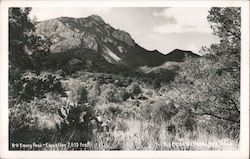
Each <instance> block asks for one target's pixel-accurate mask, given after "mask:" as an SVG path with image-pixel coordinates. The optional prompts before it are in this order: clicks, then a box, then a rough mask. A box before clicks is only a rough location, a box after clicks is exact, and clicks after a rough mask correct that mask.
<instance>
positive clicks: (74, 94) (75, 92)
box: [68, 83, 88, 106]
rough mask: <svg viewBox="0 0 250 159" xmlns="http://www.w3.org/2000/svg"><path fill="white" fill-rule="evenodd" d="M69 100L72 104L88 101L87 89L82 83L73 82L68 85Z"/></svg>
mask: <svg viewBox="0 0 250 159" xmlns="http://www.w3.org/2000/svg"><path fill="white" fill-rule="evenodd" d="M68 99H69V102H70V103H71V104H73V105H76V106H77V105H78V104H84V103H86V102H87V101H88V91H87V90H86V88H85V85H84V84H81V83H74V84H72V85H71V87H70V94H69V97H68Z"/></svg>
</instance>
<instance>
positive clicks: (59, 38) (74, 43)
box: [36, 15, 198, 69]
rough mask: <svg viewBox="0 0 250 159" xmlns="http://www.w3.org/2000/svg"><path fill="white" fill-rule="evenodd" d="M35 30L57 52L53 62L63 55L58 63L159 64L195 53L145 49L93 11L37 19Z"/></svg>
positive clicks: (179, 59)
mask: <svg viewBox="0 0 250 159" xmlns="http://www.w3.org/2000/svg"><path fill="white" fill-rule="evenodd" d="M36 32H37V33H38V34H40V35H41V36H43V37H46V38H49V39H50V40H51V41H52V45H51V47H50V50H51V53H52V54H57V55H52V56H53V58H55V60H54V62H55V63H57V61H56V59H57V58H58V59H61V58H62V57H61V56H64V58H63V63H61V64H60V65H64V66H65V65H68V64H69V65H71V64H76V63H77V64H78V65H81V64H85V65H95V66H96V67H97V65H98V64H99V65H102V67H104V65H107V67H109V66H110V64H112V65H120V66H125V67H127V68H130V69H135V68H139V67H142V66H147V67H156V66H160V65H162V64H164V63H165V62H166V61H175V62H182V61H183V60H184V58H185V56H186V55H187V56H191V57H198V55H196V54H194V53H192V52H191V51H183V50H177V49H176V50H174V51H172V52H170V53H169V54H166V55H164V54H162V53H160V52H159V51H157V50H154V51H149V50H146V49H144V48H143V47H141V46H139V45H138V44H137V43H136V42H135V40H134V39H132V37H131V36H130V34H129V33H127V32H125V31H122V30H119V29H115V28H113V27H112V26H110V25H109V24H107V23H105V21H104V20H103V19H102V18H101V17H100V16H97V15H91V16H89V17H86V18H70V17H60V18H55V19H50V20H46V21H41V22H38V23H37V24H36ZM88 50H89V51H88ZM77 54H79V55H77ZM71 55H72V56H71ZM86 67H91V66H86Z"/></svg>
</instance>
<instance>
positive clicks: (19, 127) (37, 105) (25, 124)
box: [9, 94, 63, 149]
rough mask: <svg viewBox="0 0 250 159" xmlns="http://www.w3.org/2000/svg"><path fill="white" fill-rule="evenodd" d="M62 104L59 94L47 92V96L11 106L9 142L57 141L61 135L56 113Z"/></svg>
mask: <svg viewBox="0 0 250 159" xmlns="http://www.w3.org/2000/svg"><path fill="white" fill-rule="evenodd" d="M62 104H63V102H62V101H61V100H60V98H59V96H56V95H52V94H47V95H46V97H45V98H42V99H38V98H35V99H34V100H32V101H30V102H26V101H21V102H20V103H18V104H16V105H13V106H12V107H10V108H9V142H10V143H33V142H36V143H39V142H40V143H46V142H50V143H53V142H56V140H58V139H59V137H60V136H59V135H58V128H57V124H58V123H59V117H57V115H56V113H57V109H58V108H60V107H61V106H62ZM10 148H11V149H12V147H10Z"/></svg>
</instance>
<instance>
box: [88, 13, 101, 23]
mask: <svg viewBox="0 0 250 159" xmlns="http://www.w3.org/2000/svg"><path fill="white" fill-rule="evenodd" d="M88 18H89V19H92V20H94V21H98V22H102V23H104V20H103V19H102V18H101V17H100V16H99V15H96V14H92V15H90V16H89V17H88Z"/></svg>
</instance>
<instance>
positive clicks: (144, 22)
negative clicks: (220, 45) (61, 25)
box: [30, 7, 218, 53]
mask: <svg viewBox="0 0 250 159" xmlns="http://www.w3.org/2000/svg"><path fill="white" fill-rule="evenodd" d="M208 10H209V8H160V7H157V8H153V7H150V8H143V7H140V8H138V7H137V8H33V9H32V11H31V14H30V17H31V18H32V17H33V16H34V15H36V17H37V18H38V21H41V20H46V19H50V18H57V17H61V16H67V17H76V18H79V17H87V16H89V15H91V14H96V15H99V16H101V17H102V18H103V20H104V21H105V22H106V23H109V24H110V25H111V26H113V27H114V28H116V29H120V30H124V31H126V32H128V33H130V35H131V36H132V38H133V39H134V40H135V42H136V43H138V44H139V45H140V46H142V47H144V48H146V49H148V50H159V51H160V52H162V53H168V52H170V51H172V50H174V49H176V48H178V49H184V50H191V51H193V52H196V53H198V51H199V50H200V48H201V47H202V46H210V45H211V44H212V43H215V42H217V40H218V39H216V38H215V37H214V36H213V35H212V30H211V29H210V27H209V23H208V22H207V19H206V17H207V15H208Z"/></svg>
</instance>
